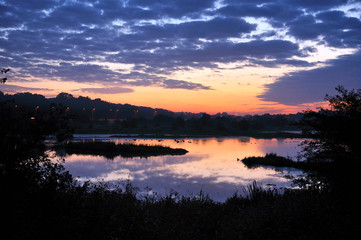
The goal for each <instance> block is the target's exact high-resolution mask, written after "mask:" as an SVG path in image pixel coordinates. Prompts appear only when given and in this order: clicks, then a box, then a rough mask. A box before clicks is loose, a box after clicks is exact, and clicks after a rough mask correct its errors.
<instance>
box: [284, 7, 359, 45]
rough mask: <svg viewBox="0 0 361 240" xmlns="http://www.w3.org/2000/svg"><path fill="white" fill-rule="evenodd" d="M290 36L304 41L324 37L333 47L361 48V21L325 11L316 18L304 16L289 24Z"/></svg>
mask: <svg viewBox="0 0 361 240" xmlns="http://www.w3.org/2000/svg"><path fill="white" fill-rule="evenodd" d="M287 25H288V26H289V29H290V34H292V35H293V36H295V37H297V38H299V39H304V40H314V39H316V38H317V37H322V39H323V41H325V42H326V43H327V44H328V45H330V46H333V47H359V46H361V21H360V19H358V18H355V17H347V16H346V15H345V13H344V12H341V11H324V12H321V13H319V14H317V15H316V16H313V15H302V16H299V17H298V18H297V19H295V20H294V21H291V22H289V23H288V24H287Z"/></svg>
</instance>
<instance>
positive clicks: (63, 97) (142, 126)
mask: <svg viewBox="0 0 361 240" xmlns="http://www.w3.org/2000/svg"><path fill="white" fill-rule="evenodd" d="M0 101H12V102H13V104H14V105H15V106H16V105H19V106H22V107H24V108H27V109H28V110H30V111H34V114H36V113H37V112H41V111H48V110H49V108H51V106H52V105H54V104H56V105H57V106H59V105H60V106H62V107H63V108H64V109H65V110H66V111H68V112H69V114H70V115H72V116H73V126H74V127H75V130H76V131H78V132H84V131H92V130H95V131H100V132H101V131H114V132H117V131H120V130H126V131H128V132H129V131H140V132H149V131H155V130H159V131H162V130H169V131H177V132H179V133H184V132H185V133H189V132H192V133H200V132H207V131H208V132H209V131H213V132H214V131H216V132H219V133H222V132H228V133H237V132H255V131H279V130H297V129H298V126H297V123H298V121H299V120H300V119H301V118H302V113H297V114H275V115H271V114H263V115H246V116H234V115H229V114H227V113H218V114H215V115H210V114H207V113H184V112H181V113H176V112H172V111H168V110H165V109H159V108H149V107H141V106H134V105H129V104H114V103H109V102H106V101H103V100H101V99H99V98H97V99H94V100H92V99H90V98H89V97H82V96H79V97H74V96H72V95H71V94H68V93H60V94H59V95H58V96H56V97H55V98H45V97H44V96H43V95H39V94H31V93H16V94H13V95H11V94H4V93H2V92H0Z"/></svg>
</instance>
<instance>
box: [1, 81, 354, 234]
mask: <svg viewBox="0 0 361 240" xmlns="http://www.w3.org/2000/svg"><path fill="white" fill-rule="evenodd" d="M338 90H339V95H336V96H335V97H327V100H328V101H329V102H330V104H331V109H320V110H319V111H317V112H314V111H309V112H306V113H305V117H304V119H303V120H302V123H304V124H305V127H306V128H305V131H308V132H309V134H311V136H312V137H313V138H312V139H310V140H309V141H307V142H305V145H304V152H303V154H304V156H305V158H306V163H308V162H309V163H318V162H321V163H322V164H327V166H328V167H326V168H321V169H317V170H316V171H312V172H311V173H309V174H307V175H306V176H304V177H303V178H300V179H295V180H299V181H298V183H299V185H298V186H299V188H297V189H284V190H282V191H280V190H277V189H273V188H263V187H262V186H260V185H258V184H256V183H254V184H253V185H250V186H248V187H245V188H244V191H243V192H240V193H235V194H234V196H232V197H230V198H229V199H227V200H226V201H225V202H224V203H219V202H214V201H213V200H212V199H210V198H209V197H208V196H207V195H206V194H205V193H202V192H200V194H199V195H198V196H195V197H186V196H180V195H178V194H177V193H176V192H170V193H169V194H168V195H167V196H159V195H157V194H156V193H149V192H148V193H144V191H143V190H142V189H137V188H136V187H135V186H132V185H131V183H125V184H123V185H122V184H116V185H109V184H107V183H104V182H99V183H91V182H85V183H82V182H78V181H77V180H76V179H75V178H74V177H73V176H71V174H70V173H69V172H67V171H66V170H65V169H64V167H63V164H62V162H54V160H52V158H51V157H50V156H48V155H47V153H46V147H45V142H46V140H47V138H48V136H49V135H53V136H55V137H56V140H57V144H60V145H63V144H64V143H65V142H66V140H67V139H68V137H69V136H70V135H71V134H69V126H71V124H72V123H71V121H70V120H71V119H70V118H71V117H72V116H71V113H70V111H69V110H67V107H65V106H64V105H63V106H61V105H53V106H52V107H49V108H48V109H47V110H42V111H34V109H31V110H29V109H26V108H24V107H22V106H21V105H19V104H18V103H15V102H12V101H2V102H0V134H1V136H0V152H1V153H2V157H1V158H0V195H1V198H0V201H1V220H2V232H1V234H2V235H3V236H4V237H6V238H9V239H352V238H354V236H358V235H359V234H360V231H361V228H360V226H361V217H360V216H361V215H360V214H361V210H360V206H359V204H360V200H361V197H360V194H359V191H358V189H359V186H360V179H361V178H360V174H359V170H360V156H361V155H360V149H361V148H360V146H359V145H360V143H359V141H357V140H356V139H357V138H356V137H358V136H360V133H361V132H360V125H359V123H360V120H361V111H360V105H361V91H360V90H357V91H346V90H345V89H343V88H341V87H339V88H338ZM70 133H71V132H70Z"/></svg>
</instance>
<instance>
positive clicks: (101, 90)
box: [79, 87, 134, 94]
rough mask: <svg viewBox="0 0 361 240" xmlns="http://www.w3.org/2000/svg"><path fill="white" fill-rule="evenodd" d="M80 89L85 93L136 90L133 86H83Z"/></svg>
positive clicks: (115, 92) (111, 92)
mask: <svg viewBox="0 0 361 240" xmlns="http://www.w3.org/2000/svg"><path fill="white" fill-rule="evenodd" d="M79 90H80V91H81V92H85V93H99V94H118V93H131V92H134V90H133V89H131V88H122V87H104V88H81V89H79Z"/></svg>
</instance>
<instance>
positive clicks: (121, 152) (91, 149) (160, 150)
mask: <svg viewBox="0 0 361 240" xmlns="http://www.w3.org/2000/svg"><path fill="white" fill-rule="evenodd" d="M64 149H65V152H66V153H67V154H84V155H97V156H104V157H106V158H108V159H114V158H115V157H117V156H121V157H126V158H131V157H150V156H159V155H184V154H186V153H187V152H188V151H187V150H185V149H182V148H171V147H166V146H162V145H148V144H133V143H120V144H115V143H114V142H101V141H96V142H69V143H67V144H65V145H64Z"/></svg>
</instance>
